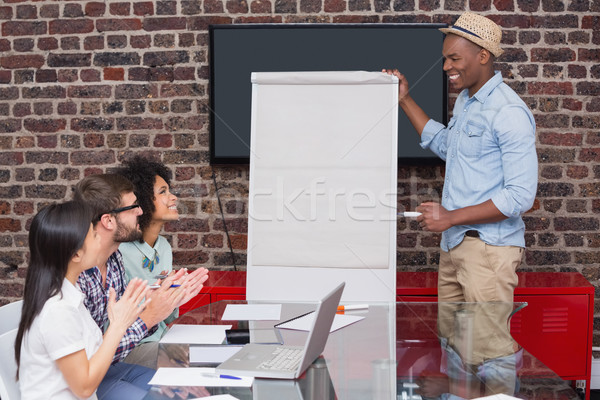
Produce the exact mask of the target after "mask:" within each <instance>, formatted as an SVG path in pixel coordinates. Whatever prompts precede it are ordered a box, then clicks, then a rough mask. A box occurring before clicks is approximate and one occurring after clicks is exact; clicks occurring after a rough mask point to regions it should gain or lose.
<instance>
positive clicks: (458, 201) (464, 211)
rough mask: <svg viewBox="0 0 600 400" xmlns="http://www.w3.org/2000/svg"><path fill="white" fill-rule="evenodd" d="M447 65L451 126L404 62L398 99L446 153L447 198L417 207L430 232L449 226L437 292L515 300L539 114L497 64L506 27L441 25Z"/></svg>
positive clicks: (476, 22)
mask: <svg viewBox="0 0 600 400" xmlns="http://www.w3.org/2000/svg"><path fill="white" fill-rule="evenodd" d="M440 30H441V31H442V32H444V33H445V34H446V37H445V39H444V44H443V48H442V55H443V57H444V59H445V60H444V71H445V72H446V74H447V75H448V80H449V82H450V85H452V87H453V88H455V89H460V90H462V91H461V92H460V94H459V95H458V97H457V99H456V103H455V106H454V111H453V117H452V118H451V119H450V121H449V123H448V126H444V125H443V124H441V123H439V122H436V121H433V120H431V119H430V118H429V117H428V116H427V115H426V114H425V112H424V111H423V110H422V109H421V108H420V107H419V106H418V105H417V104H416V103H415V101H414V100H413V99H412V97H411V96H410V94H409V85H408V82H407V80H406V78H405V77H404V75H402V74H401V73H400V72H398V70H384V72H387V73H388V74H394V75H396V76H397V77H398V79H399V104H400V106H401V108H402V110H403V111H404V112H405V113H406V115H407V117H408V118H409V120H410V121H411V123H412V124H413V126H414V127H415V129H416V130H417V132H419V134H420V135H421V146H422V147H423V148H429V149H430V150H432V151H433V152H434V153H435V154H437V155H438V156H439V157H440V158H442V159H444V160H445V161H446V174H445V181H444V189H443V193H442V194H441V197H442V198H441V204H439V203H436V202H426V203H422V204H421V205H419V206H418V207H417V208H416V210H417V211H420V212H421V213H422V215H421V216H419V217H418V218H417V221H418V222H419V223H420V225H421V227H422V228H423V229H424V230H426V231H431V232H443V233H442V239H441V243H440V245H441V249H442V251H441V254H440V265H439V279H438V299H439V301H445V302H457V301H467V302H483V301H503V302H512V301H513V292H514V288H515V286H516V285H517V276H516V272H515V270H516V268H517V267H518V266H519V264H520V262H521V257H522V253H523V249H524V247H525V239H524V232H525V225H524V223H523V220H522V218H521V215H522V214H523V213H525V212H526V211H527V210H529V209H530V208H531V206H532V205H533V201H534V198H535V194H536V188H537V176H538V169H537V168H538V167H537V155H536V151H535V121H534V119H533V116H532V114H531V112H530V111H529V109H528V108H527V106H526V105H525V103H524V102H523V101H522V100H521V99H520V98H519V96H518V95H517V94H516V93H515V92H514V91H513V90H512V89H511V88H510V87H509V86H508V85H506V84H505V83H503V82H502V75H501V74H500V72H497V71H496V72H495V71H494V68H493V63H494V60H495V58H496V57H498V56H500V55H501V54H502V49H501V48H500V39H501V37H502V31H501V29H500V27H499V26H498V25H496V24H495V23H494V22H493V21H491V20H490V19H488V18H485V17H483V16H480V15H476V14H473V13H470V12H466V13H464V14H463V15H461V16H460V18H458V20H457V21H456V23H455V24H454V25H453V26H451V27H449V28H443V29H440Z"/></svg>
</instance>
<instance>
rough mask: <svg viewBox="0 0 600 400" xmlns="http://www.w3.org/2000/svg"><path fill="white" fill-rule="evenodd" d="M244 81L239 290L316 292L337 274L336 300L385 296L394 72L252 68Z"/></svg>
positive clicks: (391, 265) (392, 247) (392, 262)
mask: <svg viewBox="0 0 600 400" xmlns="http://www.w3.org/2000/svg"><path fill="white" fill-rule="evenodd" d="M252 85H253V92H252V127H251V136H252V137H251V154H250V188H249V218H248V282H247V290H248V292H247V298H248V299H261V300H316V299H317V298H318V295H319V294H324V293H326V292H328V291H329V290H330V289H331V288H332V287H333V286H334V285H335V284H337V283H338V282H341V281H346V289H345V291H344V297H343V299H345V300H346V299H351V300H361V301H362V300H379V301H384V300H385V301H393V300H394V299H395V288H396V281H395V279H396V278H395V277H396V219H397V218H396V194H397V179H396V177H397V128H398V81H397V79H396V77H393V76H390V75H387V74H384V73H381V72H364V71H353V72H264V73H259V72H257V73H253V74H252ZM415 140H416V139H415ZM273 282H275V283H276V284H273ZM307 285H308V286H307ZM307 287H310V288H311V293H306V292H307V291H306V288H307Z"/></svg>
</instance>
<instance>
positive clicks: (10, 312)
mask: <svg viewBox="0 0 600 400" xmlns="http://www.w3.org/2000/svg"><path fill="white" fill-rule="evenodd" d="M22 308H23V300H19V301H15V302H13V303H9V304H7V305H5V306H2V307H0V335H2V334H4V333H6V332H8V331H12V330H13V329H17V328H18V327H19V321H20V320H21V309H22Z"/></svg>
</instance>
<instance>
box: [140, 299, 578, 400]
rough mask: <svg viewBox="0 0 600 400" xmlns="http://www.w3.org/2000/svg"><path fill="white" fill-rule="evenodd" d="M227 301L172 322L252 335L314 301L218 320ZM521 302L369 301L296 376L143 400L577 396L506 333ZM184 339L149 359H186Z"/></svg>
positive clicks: (176, 363) (175, 362) (288, 335)
mask: <svg viewBox="0 0 600 400" xmlns="http://www.w3.org/2000/svg"><path fill="white" fill-rule="evenodd" d="M236 303H238V304H239V303H245V302H243V301H224V302H218V303H213V304H211V305H208V306H205V307H201V308H198V309H196V310H193V311H190V312H189V313H187V314H186V315H184V316H182V317H180V318H179V319H178V320H177V321H175V323H176V324H227V325H233V329H250V332H251V333H252V331H253V330H260V329H270V330H273V326H274V325H275V324H277V323H279V322H281V321H285V320H288V319H290V318H292V317H294V316H298V315H301V314H304V313H306V312H308V311H311V310H314V309H315V308H316V304H310V303H284V304H283V306H282V312H281V320H280V321H251V322H248V321H221V319H220V316H221V315H222V313H223V311H224V310H225V307H226V306H227V304H236ZM524 306H525V304H522V303H440V304H438V303H395V304H394V303H393V304H388V303H377V304H370V305H369V308H368V310H364V311H362V313H359V312H357V313H356V315H362V316H364V317H365V319H363V320H362V321H360V322H358V323H355V324H352V325H349V326H347V327H345V328H342V329H340V330H338V331H335V332H333V333H331V334H330V336H329V339H328V342H327V346H326V348H325V351H324V353H323V355H322V356H321V357H319V358H318V359H317V360H316V361H315V362H314V363H313V364H312V365H311V366H310V367H309V369H308V370H307V371H306V372H305V373H304V374H303V376H302V377H301V378H300V379H298V380H273V379H256V380H255V382H254V384H253V387H252V388H233V387H210V388H208V387H207V388H204V387H154V388H153V390H152V392H151V393H150V394H149V395H148V396H147V399H167V398H175V399H194V398H201V397H206V396H209V395H217V394H230V395H232V396H234V397H236V398H238V399H252V400H265V399H266V400H269V399H284V400H285V399H302V400H309V399H310V400H329V399H331V400H333V399H350V400H353V399H361V400H363V399H374V400H392V399H402V400H408V399H415V400H416V399H473V398H477V397H482V396H488V395H492V394H500V393H501V394H506V395H510V396H515V397H519V398H522V399H548V398H557V399H558V398H560V399H577V398H578V397H577V394H576V393H575V392H574V391H573V389H571V387H570V386H569V385H568V384H567V383H566V382H564V381H563V380H562V379H560V378H559V377H558V376H557V375H556V374H555V373H554V372H552V371H551V370H549V369H548V368H547V367H545V366H544V365H543V364H541V363H539V362H538V361H537V360H536V359H535V358H534V357H533V356H531V355H530V354H529V353H528V352H527V351H526V349H523V348H521V346H519V344H518V343H517V342H515V341H514V340H513V338H512V337H511V335H510V332H509V322H510V318H511V316H512V315H514V313H516V312H518V311H519V310H520V309H521V308H522V307H524ZM279 333H280V334H281V337H282V339H283V341H284V343H285V344H292V345H294V344H303V343H304V342H305V340H306V335H307V333H306V332H301V331H291V330H283V329H281V330H280V332H279ZM252 336H253V335H252V334H251V337H252ZM259 336H261V335H255V337H259ZM189 347H190V346H189V345H187V344H161V345H160V346H159V353H158V360H157V366H158V367H178V368H185V367H190V362H189ZM191 366H192V367H194V366H198V365H195V364H194V365H191ZM202 366H207V365H202ZM212 366H214V365H212Z"/></svg>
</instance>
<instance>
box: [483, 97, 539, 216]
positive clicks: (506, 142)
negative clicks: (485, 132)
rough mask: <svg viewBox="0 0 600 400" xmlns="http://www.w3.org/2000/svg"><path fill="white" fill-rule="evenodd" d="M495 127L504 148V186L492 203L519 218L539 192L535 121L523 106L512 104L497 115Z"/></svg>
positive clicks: (502, 151)
mask: <svg viewBox="0 0 600 400" xmlns="http://www.w3.org/2000/svg"><path fill="white" fill-rule="evenodd" d="M507 115H510V117H509V118H507ZM493 129H494V134H495V136H496V138H497V140H498V146H499V147H500V151H501V157H502V169H503V172H504V186H503V188H502V189H501V190H500V191H499V192H497V193H495V194H494V195H493V196H492V202H493V203H494V205H495V206H496V207H497V208H498V210H499V211H500V212H501V213H502V214H504V215H505V216H507V217H509V218H510V217H517V216H520V215H522V214H523V213H525V212H527V211H528V210H529V209H530V208H531V207H532V206H533V202H534V200H535V195H536V191H537V179H538V162H537V153H536V151H535V121H534V120H533V117H532V116H531V114H529V113H527V112H526V111H525V110H524V109H523V108H521V107H519V106H517V105H508V106H505V107H504V108H503V109H502V110H501V112H499V113H498V114H497V116H496V117H495V118H494V121H493Z"/></svg>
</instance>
